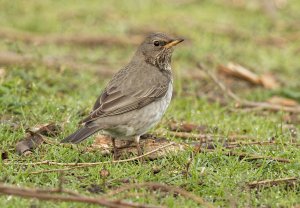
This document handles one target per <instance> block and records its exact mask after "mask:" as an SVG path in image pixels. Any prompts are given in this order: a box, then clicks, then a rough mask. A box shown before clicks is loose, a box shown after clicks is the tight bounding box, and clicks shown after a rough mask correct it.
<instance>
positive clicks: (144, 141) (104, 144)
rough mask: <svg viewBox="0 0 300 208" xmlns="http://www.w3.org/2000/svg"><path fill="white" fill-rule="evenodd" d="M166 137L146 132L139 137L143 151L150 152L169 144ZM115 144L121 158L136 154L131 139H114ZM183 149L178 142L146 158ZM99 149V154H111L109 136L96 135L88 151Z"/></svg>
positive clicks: (156, 157)
mask: <svg viewBox="0 0 300 208" xmlns="http://www.w3.org/2000/svg"><path fill="white" fill-rule="evenodd" d="M169 143H170V141H168V140H167V139H166V138H162V137H156V136H154V135H150V134H146V135H143V136H142V137H141V140H140V145H141V148H142V149H143V151H144V152H151V151H153V150H155V149H157V148H158V147H160V146H164V145H167V144H169ZM116 146H117V148H118V153H119V154H120V157H121V158H126V157H127V156H128V154H133V155H137V149H136V146H135V143H134V142H133V141H131V140H129V141H127V140H116ZM182 149H183V146H182V145H180V144H174V145H171V146H169V147H167V148H164V149H163V150H162V151H158V152H156V153H154V154H151V155H148V156H147V158H148V159H150V160H154V159H158V158H161V157H163V156H165V155H166V154H168V153H171V152H177V151H180V150H182ZM99 150H100V151H101V154H103V155H108V154H112V152H113V146H112V141H111V138H110V137H108V136H105V135H98V136H97V137H96V138H95V140H94V143H93V144H92V146H91V147H90V148H88V151H99Z"/></svg>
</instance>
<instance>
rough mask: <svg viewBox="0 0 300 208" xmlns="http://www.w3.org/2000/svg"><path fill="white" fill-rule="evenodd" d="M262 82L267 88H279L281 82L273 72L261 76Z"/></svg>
mask: <svg viewBox="0 0 300 208" xmlns="http://www.w3.org/2000/svg"><path fill="white" fill-rule="evenodd" d="M260 82H261V84H262V86H264V87H265V88H267V89H272V90H273V89H278V88H279V83H278V82H277V81H276V79H275V78H274V76H273V75H272V74H269V73H267V74H263V75H261V76H260Z"/></svg>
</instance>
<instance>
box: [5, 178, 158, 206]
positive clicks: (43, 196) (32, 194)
mask: <svg viewBox="0 0 300 208" xmlns="http://www.w3.org/2000/svg"><path fill="white" fill-rule="evenodd" d="M50 192H52V191H49V193H50ZM0 193H2V194H6V195H13V196H19V197H22V198H36V199H39V200H48V201H65V202H80V203H87V204H98V205H102V206H105V207H111V208H128V207H144V208H157V207H158V206H152V205H142V204H136V203H130V202H123V201H120V200H114V201H113V200H108V199H107V198H104V197H101V198H100V197H97V198H92V197H87V196H82V195H77V196H64V195H58V194H51V193H50V194H49V193H47V190H46V189H45V190H42V191H41V190H39V189H29V188H20V187H16V186H7V185H4V184H3V183H0ZM52 193H53V192H52Z"/></svg>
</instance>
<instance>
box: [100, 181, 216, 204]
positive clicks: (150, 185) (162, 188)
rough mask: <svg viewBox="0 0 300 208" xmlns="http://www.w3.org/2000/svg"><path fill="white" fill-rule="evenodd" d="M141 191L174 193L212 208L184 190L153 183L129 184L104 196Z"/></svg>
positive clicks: (198, 197)
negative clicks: (135, 190)
mask: <svg viewBox="0 0 300 208" xmlns="http://www.w3.org/2000/svg"><path fill="white" fill-rule="evenodd" d="M137 188H139V189H141V188H147V189H150V190H152V191H158V190H159V191H161V192H167V193H176V194H180V195H181V196H183V197H185V198H189V199H191V200H193V201H195V202H197V203H198V204H199V205H201V206H203V207H209V208H212V207H214V206H213V205H212V204H210V203H208V202H206V201H205V200H204V199H202V198H201V197H200V196H197V195H194V194H193V193H191V192H188V191H186V190H184V189H181V188H178V187H175V186H170V185H166V184H162V183H155V182H145V183H135V184H129V185H125V186H122V187H120V188H118V189H116V190H113V191H111V192H110V193H108V194H107V195H106V196H115V195H117V194H119V193H124V192H125V191H128V190H131V189H137Z"/></svg>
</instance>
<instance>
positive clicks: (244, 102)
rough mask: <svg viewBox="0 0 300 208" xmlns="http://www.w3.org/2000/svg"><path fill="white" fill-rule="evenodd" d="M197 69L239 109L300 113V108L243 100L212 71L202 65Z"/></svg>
mask: <svg viewBox="0 0 300 208" xmlns="http://www.w3.org/2000/svg"><path fill="white" fill-rule="evenodd" d="M197 67H198V68H199V69H201V70H203V71H205V72H206V73H207V74H208V75H209V76H210V77H211V79H212V80H213V81H214V82H215V83H216V84H217V85H218V86H219V88H220V89H221V90H222V91H223V92H225V93H226V94H227V95H228V97H230V98H231V99H233V100H234V101H236V102H237V104H238V106H239V107H252V108H255V109H256V110H257V109H262V110H273V111H285V112H292V113H300V106H295V107H289V106H282V105H277V104H271V103H267V102H253V101H248V100H245V99H241V98H240V97H239V96H237V95H236V94H234V93H233V92H232V91H231V90H230V89H228V88H227V87H226V86H225V85H224V84H223V83H222V82H221V81H220V80H219V79H218V78H217V77H216V76H215V75H214V74H213V73H212V72H211V71H209V70H207V69H205V68H204V67H203V66H202V65H201V64H200V63H198V64H197Z"/></svg>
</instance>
